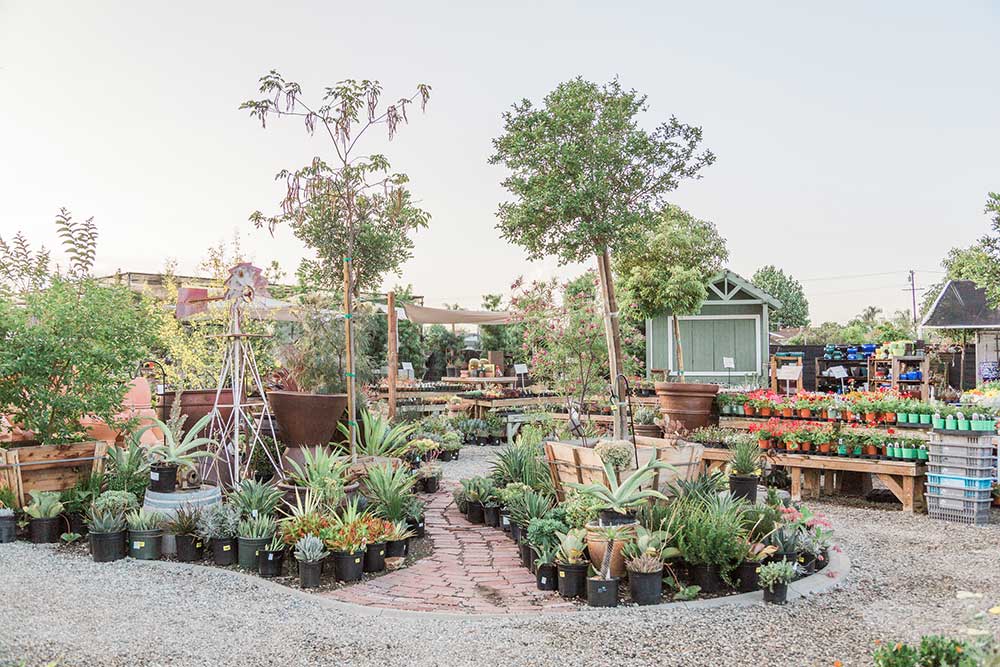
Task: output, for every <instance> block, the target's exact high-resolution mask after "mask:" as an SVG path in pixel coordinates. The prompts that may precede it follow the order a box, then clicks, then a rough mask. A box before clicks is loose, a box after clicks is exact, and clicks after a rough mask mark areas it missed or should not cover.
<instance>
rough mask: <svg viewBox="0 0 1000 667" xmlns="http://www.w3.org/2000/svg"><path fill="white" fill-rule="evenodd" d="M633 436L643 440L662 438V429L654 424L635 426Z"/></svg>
mask: <svg viewBox="0 0 1000 667" xmlns="http://www.w3.org/2000/svg"><path fill="white" fill-rule="evenodd" d="M635 434H636V435H637V436H642V437H645V438H662V437H663V429H661V428H660V427H659V426H657V425H656V424H636V425H635Z"/></svg>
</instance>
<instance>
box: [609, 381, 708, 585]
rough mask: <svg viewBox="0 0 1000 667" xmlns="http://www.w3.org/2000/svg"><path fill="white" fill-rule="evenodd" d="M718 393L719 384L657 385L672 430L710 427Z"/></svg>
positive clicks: (664, 412) (684, 383) (668, 383)
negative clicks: (675, 428)
mask: <svg viewBox="0 0 1000 667" xmlns="http://www.w3.org/2000/svg"><path fill="white" fill-rule="evenodd" d="M718 393H719V385H717V384H700V383H687V382H657V383H656V395H657V397H658V398H659V399H660V410H661V411H662V412H663V414H664V415H665V416H666V417H667V418H668V419H669V421H670V428H671V429H673V428H674V427H677V428H684V429H688V430H694V429H696V428H700V427H702V426H708V425H709V423H710V422H711V420H712V404H713V403H714V402H715V395H716V394H718ZM623 574H624V573H623ZM618 576H623V575H618Z"/></svg>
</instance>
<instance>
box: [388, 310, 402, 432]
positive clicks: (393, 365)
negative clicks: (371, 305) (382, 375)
mask: <svg viewBox="0 0 1000 667" xmlns="http://www.w3.org/2000/svg"><path fill="white" fill-rule="evenodd" d="M386 306H387V308H388V310H389V313H388V318H387V319H388V320H389V419H394V418H395V417H396V379H397V376H398V375H399V371H398V368H399V350H398V348H397V347H396V293H395V292H389V296H388V298H387V299H386Z"/></svg>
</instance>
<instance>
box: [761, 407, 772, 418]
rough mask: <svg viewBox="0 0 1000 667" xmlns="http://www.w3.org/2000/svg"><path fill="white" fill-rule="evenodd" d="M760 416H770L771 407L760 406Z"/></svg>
mask: <svg viewBox="0 0 1000 667" xmlns="http://www.w3.org/2000/svg"><path fill="white" fill-rule="evenodd" d="M760 416H761V417H770V416H771V408H761V409H760Z"/></svg>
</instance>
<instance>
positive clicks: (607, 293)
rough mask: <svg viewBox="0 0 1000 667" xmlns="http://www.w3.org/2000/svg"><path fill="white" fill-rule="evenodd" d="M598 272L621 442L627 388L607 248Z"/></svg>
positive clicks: (616, 426) (615, 431)
mask: <svg viewBox="0 0 1000 667" xmlns="http://www.w3.org/2000/svg"><path fill="white" fill-rule="evenodd" d="M597 272H598V275H599V277H600V281H601V299H602V301H603V304H604V333H605V335H606V337H607V340H608V367H609V369H610V371H611V386H612V387H614V388H615V395H616V396H617V397H618V405H616V406H614V417H615V418H614V421H613V426H614V428H613V435H614V438H615V439H616V440H620V439H622V438H623V437H624V435H625V388H624V383H623V382H622V380H621V378H620V377H618V376H619V374H620V373H621V365H622V341H621V329H620V327H619V324H618V304H617V302H616V300H615V286H614V282H613V280H614V279H613V277H612V275H611V253H610V252H609V251H608V249H607V247H605V248H604V249H603V250H602V251H601V254H599V255H598V256H597Z"/></svg>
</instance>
